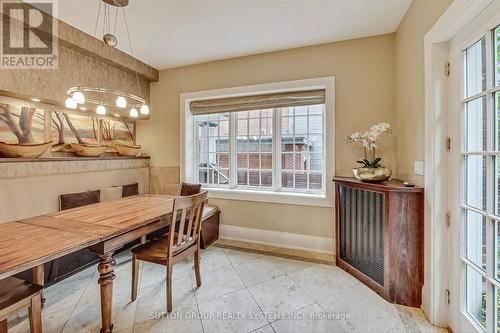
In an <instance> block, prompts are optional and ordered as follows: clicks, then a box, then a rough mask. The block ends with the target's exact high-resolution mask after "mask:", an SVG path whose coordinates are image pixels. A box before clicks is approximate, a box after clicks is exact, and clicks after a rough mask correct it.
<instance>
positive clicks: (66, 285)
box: [43, 277, 92, 313]
mask: <svg viewBox="0 0 500 333" xmlns="http://www.w3.org/2000/svg"><path fill="white" fill-rule="evenodd" d="M91 279H92V277H88V278H86V279H80V280H79V279H73V278H72V279H66V280H63V281H61V282H59V283H57V284H55V285H52V286H50V287H47V288H45V289H44V292H43V297H44V298H45V308H44V312H46V313H53V312H60V311H64V310H68V309H73V308H74V307H75V306H76V304H77V302H78V301H79V300H80V298H81V296H82V294H83V292H84V291H85V288H86V287H87V286H88V284H89V283H90V281H91Z"/></svg>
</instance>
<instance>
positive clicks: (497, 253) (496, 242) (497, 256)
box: [494, 221, 500, 281]
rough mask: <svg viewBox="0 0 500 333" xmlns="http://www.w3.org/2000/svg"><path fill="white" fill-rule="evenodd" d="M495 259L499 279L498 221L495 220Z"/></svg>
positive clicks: (499, 229)
mask: <svg viewBox="0 0 500 333" xmlns="http://www.w3.org/2000/svg"><path fill="white" fill-rule="evenodd" d="M495 229H496V230H495V244H494V246H495V260H496V265H495V267H496V277H497V280H499V281H500V221H496V222H495Z"/></svg>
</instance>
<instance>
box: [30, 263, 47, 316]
mask: <svg viewBox="0 0 500 333" xmlns="http://www.w3.org/2000/svg"><path fill="white" fill-rule="evenodd" d="M44 272H45V270H44V266H43V264H42V265H38V266H35V267H33V268H32V269H31V280H32V281H33V283H36V284H38V285H39V286H42V287H43V286H44V285H45V273H44ZM41 297H42V308H43V307H44V306H45V298H44V297H43V290H42V293H41Z"/></svg>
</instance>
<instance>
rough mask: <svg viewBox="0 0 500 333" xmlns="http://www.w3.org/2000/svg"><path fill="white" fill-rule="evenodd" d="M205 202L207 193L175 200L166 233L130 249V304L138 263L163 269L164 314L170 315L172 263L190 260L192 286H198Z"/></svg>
mask: <svg viewBox="0 0 500 333" xmlns="http://www.w3.org/2000/svg"><path fill="white" fill-rule="evenodd" d="M206 199H207V191H203V192H201V193H199V194H195V195H191V196H186V197H176V198H175V199H174V209H173V212H172V222H171V227H170V231H169V233H168V234H167V235H165V236H163V237H161V238H158V239H156V240H153V241H151V242H149V243H146V244H144V245H140V246H138V247H136V248H134V249H132V301H135V300H136V299H137V289H138V284H139V260H142V261H147V262H151V263H155V264H159V265H164V266H167V286H166V287H167V312H172V283H173V280H172V272H173V266H174V265H175V263H177V262H179V261H181V260H184V259H186V258H187V257H190V256H194V271H195V277H196V285H197V286H198V287H199V286H201V275H200V229H201V218H202V215H203V207H204V205H205V201H206ZM179 215H180V218H178V217H179ZM175 230H184V232H175Z"/></svg>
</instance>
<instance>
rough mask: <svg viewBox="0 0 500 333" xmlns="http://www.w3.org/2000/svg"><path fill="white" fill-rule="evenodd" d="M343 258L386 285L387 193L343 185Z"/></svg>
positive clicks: (341, 242)
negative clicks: (385, 232)
mask: <svg viewBox="0 0 500 333" xmlns="http://www.w3.org/2000/svg"><path fill="white" fill-rule="evenodd" d="M339 193H340V197H339V203H340V207H339V208H340V209H339V211H340V230H339V233H340V259H342V260H343V261H345V262H347V263H348V264H349V265H351V266H352V267H354V268H356V269H357V270H358V271H360V272H362V273H363V274H365V275H366V276H368V277H369V278H371V279H372V280H374V281H375V282H377V283H378V284H380V285H381V286H383V285H384V194H382V193H378V192H371V191H365V190H361V189H356V188H351V187H345V186H340V192H339Z"/></svg>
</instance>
